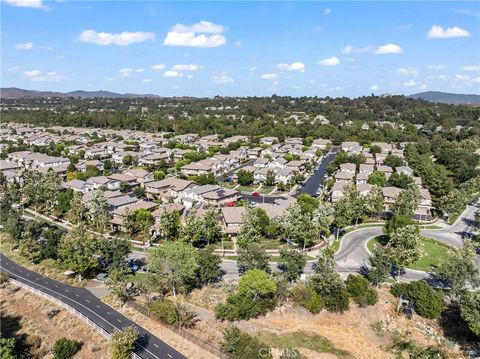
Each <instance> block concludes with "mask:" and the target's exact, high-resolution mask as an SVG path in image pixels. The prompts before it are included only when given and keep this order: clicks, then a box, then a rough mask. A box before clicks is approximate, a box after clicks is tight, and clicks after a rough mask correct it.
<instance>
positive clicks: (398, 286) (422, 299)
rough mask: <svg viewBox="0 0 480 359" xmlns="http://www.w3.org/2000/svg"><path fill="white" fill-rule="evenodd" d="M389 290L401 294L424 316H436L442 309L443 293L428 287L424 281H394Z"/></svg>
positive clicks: (397, 294) (432, 317)
mask: <svg viewBox="0 0 480 359" xmlns="http://www.w3.org/2000/svg"><path fill="white" fill-rule="evenodd" d="M390 292H391V293H392V294H393V295H394V296H395V297H399V296H400V295H402V296H403V298H404V299H408V300H409V301H411V302H413V306H414V308H415V311H416V312H417V313H418V315H420V316H422V317H424V318H430V319H434V318H438V317H439V316H440V314H441V313H442V311H443V307H444V303H443V293H442V292H441V291H438V290H435V289H433V288H432V287H430V286H429V285H428V284H427V283H425V282H424V281H415V282H410V283H395V284H394V285H393V286H392V287H391V289H390Z"/></svg>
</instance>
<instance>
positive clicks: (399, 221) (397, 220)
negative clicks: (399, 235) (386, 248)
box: [383, 214, 418, 237]
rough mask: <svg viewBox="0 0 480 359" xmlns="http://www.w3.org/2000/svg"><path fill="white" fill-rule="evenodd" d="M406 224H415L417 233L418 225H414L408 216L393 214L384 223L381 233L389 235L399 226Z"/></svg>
mask: <svg viewBox="0 0 480 359" xmlns="http://www.w3.org/2000/svg"><path fill="white" fill-rule="evenodd" d="M406 226H415V227H416V228H417V233H418V227H417V226H416V225H415V222H414V221H413V220H412V219H411V218H410V217H409V216H403V215H401V214H394V215H393V217H392V218H390V219H389V220H388V221H387V222H386V223H385V227H384V228H383V233H385V235H386V236H389V237H390V236H391V235H392V234H393V233H394V232H395V231H397V230H398V229H399V228H402V227H406Z"/></svg>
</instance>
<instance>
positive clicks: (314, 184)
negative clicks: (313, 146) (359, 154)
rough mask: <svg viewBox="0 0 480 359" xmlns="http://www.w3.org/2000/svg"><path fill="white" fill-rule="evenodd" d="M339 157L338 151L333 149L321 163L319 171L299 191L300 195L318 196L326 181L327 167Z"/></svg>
mask: <svg viewBox="0 0 480 359" xmlns="http://www.w3.org/2000/svg"><path fill="white" fill-rule="evenodd" d="M335 157H337V152H336V149H332V152H330V153H329V154H328V155H327V156H325V157H324V159H323V161H322V162H321V163H320V166H319V167H318V170H316V171H315V172H314V173H313V174H312V175H311V176H310V177H309V178H308V179H307V182H305V184H304V185H303V186H302V187H301V188H300V189H299V192H298V193H308V194H309V195H312V196H316V195H317V190H318V187H319V186H320V185H321V184H322V183H323V181H324V180H325V177H324V176H325V174H328V173H327V166H328V164H329V163H330V162H332V161H333V160H334V159H335Z"/></svg>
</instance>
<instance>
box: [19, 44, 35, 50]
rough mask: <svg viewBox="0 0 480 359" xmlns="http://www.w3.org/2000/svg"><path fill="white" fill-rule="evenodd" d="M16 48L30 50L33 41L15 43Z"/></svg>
mask: <svg viewBox="0 0 480 359" xmlns="http://www.w3.org/2000/svg"><path fill="white" fill-rule="evenodd" d="M15 49H17V50H31V49H33V42H23V43H19V44H16V45H15Z"/></svg>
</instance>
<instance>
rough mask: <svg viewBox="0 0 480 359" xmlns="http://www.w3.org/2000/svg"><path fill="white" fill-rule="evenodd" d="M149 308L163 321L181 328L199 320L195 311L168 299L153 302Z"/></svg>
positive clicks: (190, 325)
mask: <svg viewBox="0 0 480 359" xmlns="http://www.w3.org/2000/svg"><path fill="white" fill-rule="evenodd" d="M149 309H150V311H151V312H153V314H154V315H155V317H156V318H157V319H158V320H160V321H161V322H163V323H165V324H169V325H174V326H176V327H179V328H184V327H192V326H194V325H195V323H196V322H197V316H196V314H195V313H192V312H190V311H189V310H187V308H186V307H185V306H183V305H182V304H180V303H178V302H177V303H174V302H172V301H171V300H168V299H165V300H160V301H156V302H153V303H152V304H150V306H149Z"/></svg>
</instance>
